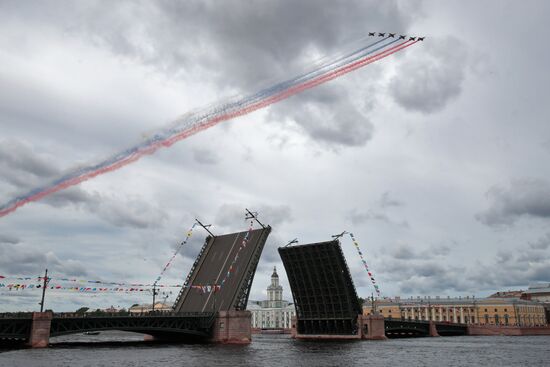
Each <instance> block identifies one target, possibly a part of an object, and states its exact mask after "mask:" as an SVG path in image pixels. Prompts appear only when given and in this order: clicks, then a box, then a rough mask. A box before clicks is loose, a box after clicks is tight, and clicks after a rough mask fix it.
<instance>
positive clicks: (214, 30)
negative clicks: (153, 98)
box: [71, 0, 419, 87]
mask: <svg viewBox="0 0 550 367" xmlns="http://www.w3.org/2000/svg"><path fill="white" fill-rule="evenodd" d="M344 4H345V6H343V5H344ZM110 5H112V6H113V8H112V9H111V11H110V12H107V13H106V12H104V11H103V7H102V6H101V4H96V6H86V7H85V8H86V9H85V11H86V15H87V16H86V17H85V18H82V17H81V18H79V19H78V21H79V23H78V24H77V23H76V22H74V23H73V24H71V25H72V28H71V29H73V30H75V31H80V32H85V33H86V34H87V35H88V36H89V37H90V38H91V39H92V40H95V41H96V42H99V43H100V44H102V45H104V46H105V47H108V48H110V49H111V50H112V51H113V52H115V53H118V54H121V55H126V56H128V57H133V58H138V59H140V60H141V61H143V62H146V63H148V64H151V65H153V66H154V67H156V68H158V69H160V70H162V71H164V72H168V73H170V74H171V75H173V74H174V73H177V72H178V71H183V72H187V71H189V70H191V71H193V70H194V69H196V68H197V67H196V66H193V65H199V64H200V65H202V66H203V67H205V68H207V69H209V70H210V73H211V75H212V76H214V77H215V78H218V79H219V80H220V81H223V82H224V83H230V84H231V85H236V86H238V87H243V86H247V87H250V86H252V85H256V86H257V85H258V82H259V81H260V82H261V81H263V80H266V79H271V78H272V77H273V76H274V75H277V74H282V72H284V71H287V70H288V68H289V66H292V65H294V64H296V63H299V62H300V58H301V57H303V55H304V53H306V52H307V51H308V50H310V49H315V50H319V51H321V53H322V54H326V53H330V52H331V51H334V50H336V49H338V47H339V46H340V45H341V43H342V42H343V41H345V40H348V39H354V38H357V37H362V36H364V35H365V34H366V32H367V31H368V30H378V29H380V30H382V29H383V30H393V31H396V32H403V31H405V30H406V28H407V27H408V25H409V24H410V22H411V20H412V18H413V17H414V16H415V15H416V14H417V12H418V10H415V9H417V7H415V6H414V5H417V6H418V5H419V3H418V2H416V3H415V4H414V5H411V6H408V5H403V6H406V7H407V9H406V11H405V10H403V9H401V8H400V5H398V2H397V1H385V2H383V3H380V2H377V1H352V2H349V1H348V2H345V3H340V2H328V1H324V2H319V1H314V0H305V1H300V2H295V1H291V0H283V1H275V2H249V1H232V2H217V1H186V2H181V1H163V2H157V3H150V2H118V3H115V4H110ZM82 11H83V9H79V8H78V7H77V8H76V9H75V12H76V13H80V14H81V13H82ZM99 13H101V14H102V16H97V15H98V14H99ZM115 20H116V21H115ZM204 25H207V26H204Z"/></svg>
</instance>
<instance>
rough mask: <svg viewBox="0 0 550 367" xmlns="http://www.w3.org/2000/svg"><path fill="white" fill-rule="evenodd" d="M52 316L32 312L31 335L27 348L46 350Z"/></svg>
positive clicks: (46, 313)
mask: <svg viewBox="0 0 550 367" xmlns="http://www.w3.org/2000/svg"><path fill="white" fill-rule="evenodd" d="M52 317H53V314H52V313H51V312H33V314H32V325H31V333H30V335H29V340H28V342H27V346H29V347H31V348H46V347H48V345H49V344H50V327H51V324H52Z"/></svg>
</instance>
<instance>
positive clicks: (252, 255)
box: [174, 226, 271, 312]
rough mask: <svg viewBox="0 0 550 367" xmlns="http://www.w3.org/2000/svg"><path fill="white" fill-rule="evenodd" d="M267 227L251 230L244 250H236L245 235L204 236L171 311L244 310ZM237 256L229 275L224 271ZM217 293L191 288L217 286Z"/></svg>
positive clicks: (242, 233)
mask: <svg viewBox="0 0 550 367" xmlns="http://www.w3.org/2000/svg"><path fill="white" fill-rule="evenodd" d="M270 232H271V227H269V226H268V227H267V228H262V229H256V230H253V231H251V234H250V238H249V239H248V242H247V244H246V247H244V248H242V249H240V250H239V247H240V246H241V243H242V241H243V239H244V237H245V235H246V233H247V231H245V232H239V233H231V234H226V235H221V236H215V237H208V238H207V239H206V242H205V244H204V246H203V248H202V251H201V253H200V255H199V257H198V258H197V260H196V261H195V264H194V266H193V268H192V269H191V271H190V272H189V275H188V277H187V280H186V282H185V285H186V286H187V287H185V286H184V288H183V289H182V291H181V293H180V295H179V296H178V299H177V300H176V303H175V306H174V310H175V311H176V312H214V311H230V310H244V309H246V303H247V302H248V294H249V292H250V286H251V284H252V280H253V279H254V273H255V272H256V267H257V265H258V261H259V259H260V255H261V253H262V250H263V248H264V245H265V242H266V240H267V237H268V235H269V233H270ZM237 253H238V259H237V261H236V262H235V264H234V265H233V269H232V270H231V274H230V276H229V277H227V272H228V271H229V267H230V265H231V264H232V262H233V260H234V259H235V256H236V255H237ZM224 278H226V280H225V283H224V284H223V286H222V287H221V289H220V290H219V291H216V292H202V291H200V290H198V289H193V288H190V287H189V286H192V285H213V284H220V282H221V281H222V280H223V279H224Z"/></svg>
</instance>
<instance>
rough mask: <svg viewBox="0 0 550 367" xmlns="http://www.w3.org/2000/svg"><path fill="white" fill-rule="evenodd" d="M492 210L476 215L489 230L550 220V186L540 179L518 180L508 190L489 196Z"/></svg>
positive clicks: (497, 189) (491, 191)
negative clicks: (523, 221) (525, 219)
mask: <svg viewBox="0 0 550 367" xmlns="http://www.w3.org/2000/svg"><path fill="white" fill-rule="evenodd" d="M486 196H487V199H488V200H489V202H490V206H489V208H488V209H487V210H485V211H483V212H481V213H479V214H477V215H476V218H477V219H478V220H479V221H481V222H482V223H484V224H486V225H489V226H497V225H512V224H514V223H515V222H516V221H517V220H518V219H519V218H522V217H531V218H542V219H549V218H550V183H548V182H547V181H544V180H540V179H522V180H514V181H512V182H511V183H510V185H509V186H508V187H501V186H493V187H492V188H491V189H489V191H488V192H487V195H486Z"/></svg>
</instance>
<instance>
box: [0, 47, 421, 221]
mask: <svg viewBox="0 0 550 367" xmlns="http://www.w3.org/2000/svg"><path fill="white" fill-rule="evenodd" d="M417 42H418V41H404V42H402V43H400V44H397V45H396V46H393V47H391V48H389V49H387V50H384V51H382V52H380V53H378V54H375V55H372V56H368V57H365V58H362V59H359V60H357V61H355V62H353V63H351V64H349V65H346V66H343V67H341V68H339V69H336V70H333V71H331V72H329V73H327V74H324V75H321V76H319V77H317V78H314V79H312V80H309V81H307V82H305V83H303V84H299V85H296V86H294V87H291V88H289V89H287V90H284V91H282V92H280V93H279V94H276V95H274V96H272V97H269V98H267V99H265V100H262V101H259V102H256V103H254V104H252V105H250V106H247V107H244V108H242V109H240V110H237V111H233V112H229V113H226V114H223V115H220V116H217V117H214V118H211V119H210V120H207V121H206V122H204V123H202V124H200V125H196V126H193V127H191V128H189V129H188V130H185V131H182V132H180V133H178V134H176V135H174V136H172V137H170V138H168V139H166V140H163V141H160V142H155V143H153V144H151V145H150V146H148V147H145V148H143V149H141V150H139V151H137V152H135V153H133V154H132V155H130V156H128V157H126V158H124V159H122V160H120V161H118V162H116V163H113V164H111V165H109V166H106V167H103V168H101V169H98V170H97V171H93V172H89V173H86V174H83V175H81V176H77V177H74V178H71V179H69V180H67V181H65V182H63V183H60V184H58V185H56V186H53V187H50V188H48V189H46V190H44V191H41V192H39V193H36V194H34V195H31V196H29V197H27V198H26V199H24V200H21V201H17V202H15V203H14V204H13V205H12V206H10V207H7V208H4V209H2V210H0V217H3V216H5V215H7V214H9V213H11V212H13V211H15V210H17V209H18V208H19V207H21V206H23V205H25V204H27V203H29V202H32V201H37V200H40V199H42V198H43V197H45V196H48V195H51V194H53V193H56V192H58V191H60V190H63V189H66V188H68V187H71V186H74V185H78V184H79V183H82V182H84V181H87V180H89V179H91V178H94V177H96V176H98V175H101V174H104V173H107V172H111V171H114V170H117V169H119V168H121V167H124V166H126V165H128V164H130V163H132V162H135V161H137V160H138V159H140V158H141V157H143V156H145V155H150V154H153V153H154V152H156V151H157V150H158V149H160V148H162V147H170V146H171V145H172V144H174V143H176V142H178V141H180V140H183V139H186V138H188V137H189V136H191V135H194V134H196V133H198V132H200V131H202V130H206V129H208V128H210V127H212V126H214V125H217V124H219V123H220V122H223V121H227V120H230V119H233V118H235V117H239V116H243V115H246V114H249V113H251V112H254V111H256V110H259V109H261V108H264V107H267V106H269V105H271V104H274V103H277V102H279V101H281V100H283V99H286V98H289V97H291V96H293V95H295V94H298V93H300V92H303V91H304V90H307V89H311V88H313V87H316V86H318V85H319V84H322V83H325V82H328V81H330V80H333V79H335V78H338V77H339V76H342V75H344V74H347V73H349V72H351V71H353V70H356V69H359V68H361V67H363V66H366V65H368V64H371V63H373V62H375V61H378V60H381V59H383V58H385V57H387V56H390V55H392V54H394V53H396V52H398V51H400V50H403V49H405V48H407V47H410V46H412V45H414V44H415V43H417Z"/></svg>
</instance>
